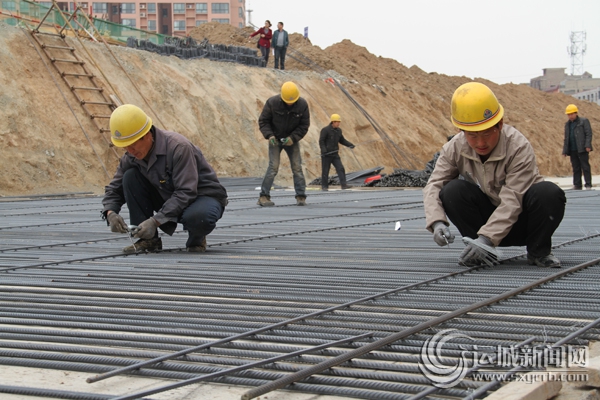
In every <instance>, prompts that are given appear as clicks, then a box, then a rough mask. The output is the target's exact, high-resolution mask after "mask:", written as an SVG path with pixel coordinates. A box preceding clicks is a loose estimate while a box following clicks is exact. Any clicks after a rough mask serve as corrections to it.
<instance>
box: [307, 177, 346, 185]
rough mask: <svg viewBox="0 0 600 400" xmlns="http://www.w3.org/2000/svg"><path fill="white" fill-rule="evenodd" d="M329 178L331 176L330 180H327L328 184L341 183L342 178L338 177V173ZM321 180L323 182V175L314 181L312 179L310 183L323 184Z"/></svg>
mask: <svg viewBox="0 0 600 400" xmlns="http://www.w3.org/2000/svg"><path fill="white" fill-rule="evenodd" d="M328 178H329V180H328V181H327V186H329V185H339V184H340V180H339V179H338V177H337V175H331V176H329V177H328ZM321 182H323V180H322V179H321V177H319V178H315V179H313V180H312V181H310V183H309V185H316V186H322V185H321Z"/></svg>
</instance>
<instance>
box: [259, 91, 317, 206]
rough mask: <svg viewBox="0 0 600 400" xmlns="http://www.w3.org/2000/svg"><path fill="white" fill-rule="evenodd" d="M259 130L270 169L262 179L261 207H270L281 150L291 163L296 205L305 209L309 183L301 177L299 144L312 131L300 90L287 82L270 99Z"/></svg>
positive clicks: (261, 118) (260, 118)
mask: <svg viewBox="0 0 600 400" xmlns="http://www.w3.org/2000/svg"><path fill="white" fill-rule="evenodd" d="M258 126H259V128H260V131H261V133H262V134H263V136H264V137H265V139H267V140H268V143H269V166H268V167H267V172H266V173H265V178H264V179H263V182H262V185H261V190H260V198H259V199H258V203H257V204H258V205H259V206H263V207H269V206H273V205H275V203H273V202H272V201H271V186H273V181H274V180H275V177H276V176H277V172H278V171H279V162H280V159H281V150H285V152H286V153H287V155H288V158H289V159H290V164H291V167H292V174H293V177H294V189H295V191H296V204H297V205H299V206H305V205H306V181H305V180H304V174H303V173H302V157H301V155H300V143H299V142H300V140H302V138H304V136H305V135H306V133H307V132H308V128H309V127H310V111H309V110H308V103H307V102H306V100H304V99H303V98H302V97H300V91H299V90H298V86H296V84H295V83H294V82H286V83H284V84H283V85H282V86H281V94H279V95H275V96H273V97H270V98H269V99H268V100H267V102H266V103H265V106H264V107H263V110H262V112H261V113H260V116H259V117H258Z"/></svg>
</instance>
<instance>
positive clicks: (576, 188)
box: [571, 186, 582, 190]
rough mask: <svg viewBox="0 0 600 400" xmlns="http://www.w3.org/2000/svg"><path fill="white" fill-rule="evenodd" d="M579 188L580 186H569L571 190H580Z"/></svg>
mask: <svg viewBox="0 0 600 400" xmlns="http://www.w3.org/2000/svg"><path fill="white" fill-rule="evenodd" d="M581 189H582V188H581V186H573V187H572V188H571V190H581Z"/></svg>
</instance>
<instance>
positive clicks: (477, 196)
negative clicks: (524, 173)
mask: <svg viewBox="0 0 600 400" xmlns="http://www.w3.org/2000/svg"><path fill="white" fill-rule="evenodd" d="M440 199H441V200H442V204H443V205H444V210H445V211H446V215H448V218H450V221H452V223H453V224H454V225H456V227H457V228H458V230H459V231H460V233H461V235H463V236H467V237H470V238H472V239H475V238H477V236H478V235H477V231H479V229H480V228H481V227H482V226H483V225H485V224H486V222H487V220H488V219H489V218H490V216H491V215H492V213H493V212H494V210H495V209H496V207H495V206H494V205H493V204H492V203H491V202H490V199H489V198H488V197H487V196H486V194H485V193H483V192H482V191H481V189H479V187H477V186H476V185H474V184H472V183H469V182H467V181H464V180H459V179H455V180H452V181H450V182H449V183H448V184H447V185H446V186H444V187H443V188H442V190H441V191H440ZM566 202H567V199H566V198H565V192H564V191H563V190H562V189H561V188H559V187H558V186H557V185H555V184H554V183H552V182H540V183H536V184H534V185H532V186H531V187H530V188H529V190H528V191H527V192H526V193H525V196H524V197H523V211H522V212H521V214H520V215H519V218H518V219H517V222H515V224H514V225H513V227H512V228H511V230H510V232H509V233H508V235H506V237H505V238H504V239H502V241H501V242H500V246H527V252H528V253H529V254H530V255H531V256H533V257H544V256H546V255H548V254H550V252H551V250H552V234H553V233H554V231H555V230H556V228H558V226H559V225H560V222H561V221H562V219H563V215H564V213H565V204H566Z"/></svg>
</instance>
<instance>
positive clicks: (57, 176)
mask: <svg viewBox="0 0 600 400" xmlns="http://www.w3.org/2000/svg"><path fill="white" fill-rule="evenodd" d="M251 32H252V29H250V28H244V29H237V28H235V27H232V26H229V25H223V24H218V23H208V24H204V25H201V26H199V27H198V28H196V29H194V31H193V32H192V34H191V36H192V37H194V38H195V39H197V40H202V39H204V38H207V39H208V40H209V41H210V42H211V43H215V44H216V43H220V44H230V45H236V46H248V47H255V46H256V41H255V39H253V40H248V36H249V35H250V33H251ZM29 35H30V34H29V33H28V32H27V31H26V30H23V29H20V28H14V27H10V26H8V25H6V24H3V23H2V22H1V21H0V85H1V87H2V92H0V105H1V106H2V107H0V145H1V146H2V148H3V149H4V151H3V156H2V158H1V159H0V166H1V167H2V169H3V171H4V174H3V175H2V176H0V195H23V194H36V193H60V192H72V191H94V192H97V193H101V192H102V191H103V186H104V185H105V184H106V183H107V182H108V179H109V175H112V173H113V171H114V169H115V168H116V165H117V157H116V154H115V151H114V149H112V148H109V147H108V146H107V134H100V133H99V132H97V129H96V128H95V126H94V125H93V124H92V122H91V121H90V120H89V117H87V116H86V115H85V114H84V112H83V111H82V109H81V106H80V105H79V104H78V103H77V101H76V99H75V98H74V97H73V95H72V93H70V90H69V88H68V87H67V86H66V85H65V83H64V82H62V80H61V78H60V77H59V76H58V74H57V72H56V71H55V70H54V69H53V68H52V66H51V64H50V63H49V61H48V60H47V59H43V58H42V57H40V55H39V53H38V50H39V48H37V47H36V46H35V45H34V44H33V42H32V40H31V38H30V37H29ZM67 41H68V43H69V44H70V45H71V46H73V47H74V48H75V49H76V53H77V54H78V55H79V56H80V57H81V58H82V59H83V60H84V61H85V62H86V65H88V66H89V68H90V69H91V70H92V72H93V73H94V74H95V75H96V76H97V77H98V78H97V80H98V83H99V84H100V85H101V86H102V87H104V88H105V89H106V91H107V92H109V94H115V95H117V96H118V97H119V98H120V99H121V100H122V101H123V102H125V103H133V104H137V105H139V106H141V107H142V108H144V109H145V110H146V111H147V112H148V113H149V114H150V116H151V117H152V119H153V121H154V122H155V124H156V125H157V126H159V127H161V128H166V129H169V130H173V131H177V132H180V133H182V134H184V135H186V136H187V137H189V138H190V140H192V141H193V142H194V143H196V144H197V145H198V146H200V147H201V148H202V150H203V152H204V154H205V155H206V157H207V159H208V160H209V162H211V164H212V165H213V166H214V167H215V169H216V171H217V173H218V174H219V175H221V176H262V175H263V174H264V171H265V169H266V166H267V160H268V157H267V146H266V142H265V140H264V138H263V137H262V135H261V133H260V131H259V129H258V123H257V119H258V115H259V114H260V111H261V110H262V107H263V105H264V102H265V101H266V99H267V98H269V97H270V96H273V95H275V94H277V93H278V92H279V88H280V86H281V84H282V83H283V82H285V81H288V80H293V81H294V82H296V83H297V84H298V85H299V87H300V89H301V95H302V96H303V97H304V98H306V99H307V101H308V103H309V106H310V110H311V127H310V130H309V132H308V134H307V136H306V138H305V139H304V140H303V141H302V155H303V164H304V168H305V172H306V175H307V176H306V177H307V181H310V180H312V179H314V178H316V177H318V176H319V175H320V156H319V146H318V138H319V132H320V130H321V128H322V127H324V126H326V125H327V124H328V122H329V115H331V114H332V113H337V114H340V115H341V116H342V129H343V131H344V136H346V137H347V138H348V140H350V141H351V142H353V143H354V144H356V145H357V146H356V149H355V150H353V151H351V150H348V149H346V148H343V149H342V151H341V156H342V157H343V159H344V165H345V167H346V169H347V170H348V171H357V170H361V169H367V168H372V167H375V166H379V165H381V166H385V167H386V170H385V172H387V173H391V172H392V171H393V169H394V168H407V169H422V168H423V167H424V166H425V163H426V162H427V161H428V160H430V159H431V157H432V155H433V154H434V153H435V152H437V151H438V150H439V149H440V147H441V146H442V145H443V144H444V143H445V142H446V137H447V136H448V135H449V134H453V133H455V132H456V129H455V128H454V127H453V126H452V124H451V123H450V121H449V110H450V98H451V96H452V93H453V92H454V90H455V89H456V87H458V86H459V85H460V84H462V83H465V82H467V81H469V79H468V78H465V77H451V76H445V75H440V74H436V73H429V74H428V73H425V72H424V71H422V70H420V69H419V68H418V67H416V66H412V67H410V68H407V67H406V66H404V65H402V64H401V63H399V62H397V61H395V60H392V59H388V58H383V57H378V56H375V55H373V54H371V53H369V52H368V50H367V49H366V48H364V47H361V46H357V45H355V44H354V43H352V42H351V41H349V40H344V41H342V42H341V43H336V44H334V45H332V46H330V47H328V48H326V49H321V48H320V47H318V46H313V45H312V44H311V43H310V41H308V40H305V39H304V38H303V37H302V35H300V34H295V33H294V34H291V35H290V42H291V45H290V49H289V51H288V54H289V57H288V60H287V62H286V70H285V71H279V70H273V69H272V68H257V67H248V66H243V65H238V64H233V63H226V62H212V61H209V60H207V59H196V60H181V59H178V58H176V57H168V56H161V55H158V54H154V53H149V52H145V51H141V50H135V49H131V48H124V47H115V46H111V50H112V51H111V52H109V51H108V50H107V48H106V47H105V46H104V45H102V44H99V43H93V42H85V48H84V47H82V45H81V44H80V43H79V42H78V41H76V40H74V39H69V38H67ZM112 54H114V55H115V57H116V59H115V58H113V56H112ZM272 62H273V61H272V59H271V60H270V66H272V65H273V64H272ZM313 68H316V70H318V71H320V72H314V71H313ZM324 70H325V71H328V72H327V73H322V72H323V71H324ZM330 75H331V76H334V77H335V78H336V79H338V80H339V81H340V82H341V83H342V85H343V86H344V88H345V90H346V91H347V93H348V94H349V95H350V96H351V97H352V99H349V98H348V97H347V96H346V95H345V94H344V93H343V92H342V91H341V90H340V89H339V88H337V87H335V86H334V85H332V84H331V83H330V82H328V81H327V78H328V77H329V76H330ZM107 81H108V82H110V83H111V85H108V82H107ZM481 81H482V82H484V83H486V84H488V85H489V86H490V87H491V88H492V90H494V92H495V93H496V95H497V96H498V98H499V100H500V102H501V103H502V104H503V105H504V107H505V110H506V117H505V120H506V122H507V123H509V124H511V125H514V126H515V127H516V128H517V129H519V130H521V131H522V132H523V133H524V134H525V135H526V136H527V137H528V138H529V140H530V141H531V143H532V145H533V147H534V149H535V151H536V156H537V158H538V163H539V166H540V170H541V172H542V174H545V175H562V176H565V175H569V174H570V164H569V160H568V159H567V158H565V157H562V156H561V149H562V136H563V129H564V128H563V127H564V122H565V121H566V117H565V115H564V108H565V106H566V105H567V104H569V103H574V104H576V105H577V106H578V107H579V110H580V114H581V115H582V116H585V117H587V118H589V119H590V121H591V124H592V128H594V129H596V130H597V131H598V130H599V129H600V107H598V106H597V105H596V104H593V103H589V102H584V101H578V100H575V99H573V98H572V97H569V96H565V95H562V94H552V95H550V94H546V93H542V92H539V91H536V90H534V89H531V88H529V87H527V86H524V85H512V84H509V85H496V84H493V83H491V82H487V81H485V80H481ZM134 83H135V85H134ZM111 86H112V88H114V90H115V93H112V90H111ZM63 96H64V97H63ZM354 102H358V103H359V104H360V105H361V106H362V108H363V109H364V110H366V112H368V114H369V115H370V117H372V118H374V120H375V121H376V122H377V123H378V125H379V126H380V127H381V129H382V130H380V131H379V132H378V131H376V130H375V129H374V128H373V126H372V124H371V123H370V122H369V119H368V118H367V117H366V116H365V115H364V114H363V113H361V112H360V111H359V110H358V109H357V107H356V106H355V104H354ZM102 135H104V137H103V136H102ZM386 136H387V137H386ZM388 139H389V140H388ZM399 153H401V154H400V156H399V155H398V154H399ZM597 154H598V152H593V153H592V156H591V163H592V168H593V170H594V171H596V166H598V165H600V163H599V161H600V157H599V156H597ZM282 160H283V161H282V166H281V169H280V174H279V175H278V181H277V182H276V183H277V184H284V185H287V184H290V183H291V173H290V171H289V164H288V161H287V159H286V158H285V157H283V158H282ZM102 165H106V167H107V169H108V170H109V171H110V173H109V174H107V173H105V172H104V170H103V168H102Z"/></svg>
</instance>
